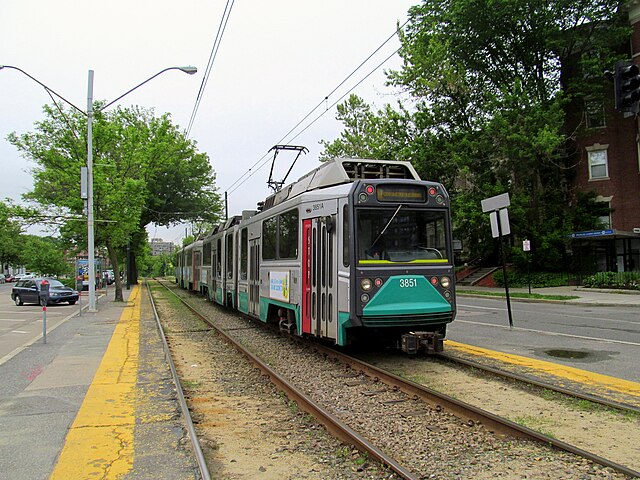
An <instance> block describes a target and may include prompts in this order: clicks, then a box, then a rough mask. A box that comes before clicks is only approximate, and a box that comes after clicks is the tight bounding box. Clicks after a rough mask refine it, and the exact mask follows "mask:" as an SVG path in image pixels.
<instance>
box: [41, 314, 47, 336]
mask: <svg viewBox="0 0 640 480" xmlns="http://www.w3.org/2000/svg"><path fill="white" fill-rule="evenodd" d="M42 341H43V343H47V306H46V305H43V306H42Z"/></svg>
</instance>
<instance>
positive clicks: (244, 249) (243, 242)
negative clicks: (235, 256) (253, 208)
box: [240, 228, 249, 280]
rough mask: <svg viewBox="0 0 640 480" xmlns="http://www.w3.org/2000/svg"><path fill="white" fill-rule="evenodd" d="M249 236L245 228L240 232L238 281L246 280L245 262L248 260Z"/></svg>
mask: <svg viewBox="0 0 640 480" xmlns="http://www.w3.org/2000/svg"><path fill="white" fill-rule="evenodd" d="M248 249H249V235H248V232H247V229H246V228H243V229H242V230H241V232H240V279H241V280H246V279H247V261H248V259H249V255H248V252H249V250H248Z"/></svg>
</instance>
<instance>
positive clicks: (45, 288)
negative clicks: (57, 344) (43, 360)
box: [39, 280, 49, 343]
mask: <svg viewBox="0 0 640 480" xmlns="http://www.w3.org/2000/svg"><path fill="white" fill-rule="evenodd" d="M39 296H40V305H42V341H43V342H44V343H47V303H49V282H48V281H47V280H42V282H40V295H39Z"/></svg>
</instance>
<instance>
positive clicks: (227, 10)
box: [187, 0, 235, 137]
mask: <svg viewBox="0 0 640 480" xmlns="http://www.w3.org/2000/svg"><path fill="white" fill-rule="evenodd" d="M234 3H235V0H227V4H226V5H225V7H224V12H222V18H220V24H219V25H218V31H217V33H216V38H215V39H214V41H213V46H212V47H211V53H210V54H209V62H208V63H207V68H206V69H205V73H204V76H203V77H202V83H200V90H198V95H197V97H196V101H195V103H194V105H193V111H192V112H191V118H190V119H189V126H188V127H187V137H188V136H189V133H190V132H191V127H192V126H193V122H194V121H195V119H196V115H197V114H198V109H199V108H200V102H201V101H202V97H203V96H204V90H205V88H207V82H208V81H209V75H210V74H211V69H212V68H213V62H214V61H215V59H216V56H217V55H218V49H219V48H220V43H221V42H222V36H223V35H224V32H225V30H226V29H227V23H228V22H229V16H230V15H231V9H232V8H233V4H234Z"/></svg>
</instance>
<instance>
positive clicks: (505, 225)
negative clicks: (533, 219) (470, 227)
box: [489, 208, 511, 238]
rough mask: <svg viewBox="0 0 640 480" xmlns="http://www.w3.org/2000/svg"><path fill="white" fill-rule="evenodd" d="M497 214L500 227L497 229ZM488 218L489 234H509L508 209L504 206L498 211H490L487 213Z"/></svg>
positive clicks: (497, 235) (495, 235) (496, 235)
mask: <svg viewBox="0 0 640 480" xmlns="http://www.w3.org/2000/svg"><path fill="white" fill-rule="evenodd" d="M498 216H499V217H500V228H499V229H498ZM489 220H490V221H491V236H492V237H493V238H498V237H499V236H500V234H501V233H502V235H509V234H510V233H511V227H510V226H509V211H508V210H507V209H506V208H503V209H502V210H500V211H498V212H491V213H490V214H489Z"/></svg>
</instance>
